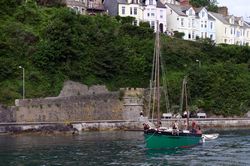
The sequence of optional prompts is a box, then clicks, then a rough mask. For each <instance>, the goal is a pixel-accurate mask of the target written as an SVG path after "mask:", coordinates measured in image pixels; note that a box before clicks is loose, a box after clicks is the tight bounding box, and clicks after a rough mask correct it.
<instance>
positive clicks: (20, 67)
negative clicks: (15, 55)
mask: <svg viewBox="0 0 250 166" xmlns="http://www.w3.org/2000/svg"><path fill="white" fill-rule="evenodd" d="M19 69H23V99H24V98H25V69H24V67H22V66H19Z"/></svg>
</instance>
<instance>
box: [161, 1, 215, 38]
mask: <svg viewBox="0 0 250 166" xmlns="http://www.w3.org/2000/svg"><path fill="white" fill-rule="evenodd" d="M165 5H166V7H167V31H168V32H170V33H174V32H175V31H178V32H182V33H184V37H183V39H185V40H197V39H199V38H210V39H212V40H215V39H216V34H215V32H216V31H215V19H214V18H213V17H211V16H210V14H209V13H208V11H207V10H206V8H205V7H201V8H194V7H192V6H190V5H182V4H180V5H179V4H175V3H166V4H165Z"/></svg>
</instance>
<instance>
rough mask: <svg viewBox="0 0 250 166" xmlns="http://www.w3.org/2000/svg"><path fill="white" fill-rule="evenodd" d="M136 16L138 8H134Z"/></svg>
mask: <svg viewBox="0 0 250 166" xmlns="http://www.w3.org/2000/svg"><path fill="white" fill-rule="evenodd" d="M134 15H137V7H135V8H134Z"/></svg>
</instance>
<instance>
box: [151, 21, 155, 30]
mask: <svg viewBox="0 0 250 166" xmlns="http://www.w3.org/2000/svg"><path fill="white" fill-rule="evenodd" d="M151 28H152V29H155V22H154V21H151Z"/></svg>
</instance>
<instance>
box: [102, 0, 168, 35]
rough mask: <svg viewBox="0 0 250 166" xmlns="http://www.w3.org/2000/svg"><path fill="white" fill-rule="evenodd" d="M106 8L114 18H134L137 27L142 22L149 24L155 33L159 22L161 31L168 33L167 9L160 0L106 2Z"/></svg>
mask: <svg viewBox="0 0 250 166" xmlns="http://www.w3.org/2000/svg"><path fill="white" fill-rule="evenodd" d="M104 6H105V7H106V9H107V10H108V13H109V14H110V15H112V16H116V15H119V16H121V17H126V16H130V17H134V18H135V21H134V24H135V25H139V23H140V22H149V24H150V26H151V27H152V28H153V29H154V30H155V31H156V22H157V21H158V22H159V27H160V29H159V30H160V31H161V32H165V31H166V28H167V25H166V23H167V19H166V7H165V5H163V4H162V3H161V1H160V0H104Z"/></svg>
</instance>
